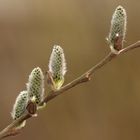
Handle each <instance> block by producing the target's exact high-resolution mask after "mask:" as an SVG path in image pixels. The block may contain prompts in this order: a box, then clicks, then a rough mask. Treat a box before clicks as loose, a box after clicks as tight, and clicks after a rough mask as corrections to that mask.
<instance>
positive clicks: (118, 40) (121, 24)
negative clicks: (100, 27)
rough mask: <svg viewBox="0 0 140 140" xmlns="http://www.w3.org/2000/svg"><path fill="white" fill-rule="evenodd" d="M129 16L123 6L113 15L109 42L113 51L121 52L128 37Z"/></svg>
mask: <svg viewBox="0 0 140 140" xmlns="http://www.w3.org/2000/svg"><path fill="white" fill-rule="evenodd" d="M126 24H127V15H126V11H125V9H124V8H123V7H122V6H118V7H117V8H116V10H115V12H114V13H113V16H112V20H111V27H110V32H109V37H108V42H109V45H110V48H111V50H113V49H114V50H116V51H119V50H121V49H122V47H123V42H124V39H125V35H126Z"/></svg>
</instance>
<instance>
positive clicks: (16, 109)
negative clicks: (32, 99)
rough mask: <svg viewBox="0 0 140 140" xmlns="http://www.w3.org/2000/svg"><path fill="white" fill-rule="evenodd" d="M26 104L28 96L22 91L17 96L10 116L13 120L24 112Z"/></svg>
mask: <svg viewBox="0 0 140 140" xmlns="http://www.w3.org/2000/svg"><path fill="white" fill-rule="evenodd" d="M27 104H28V94H27V91H22V92H20V94H19V95H18V96H17V98H16V101H15V104H14V106H13V110H12V112H11V116H12V118H13V119H14V120H16V119H18V118H19V117H20V116H21V115H23V114H24V112H25V111H26V106H27Z"/></svg>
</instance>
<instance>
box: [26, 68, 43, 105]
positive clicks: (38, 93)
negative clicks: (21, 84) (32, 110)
mask: <svg viewBox="0 0 140 140" xmlns="http://www.w3.org/2000/svg"><path fill="white" fill-rule="evenodd" d="M27 92H28V96H29V98H30V99H31V98H35V102H36V104H39V103H40V102H41V101H42V100H43V97H44V75H43V72H42V70H41V69H40V68H39V67H37V68H34V69H33V70H32V72H31V74H30V75H29V81H28V83H27Z"/></svg>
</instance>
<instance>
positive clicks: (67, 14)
mask: <svg viewBox="0 0 140 140" xmlns="http://www.w3.org/2000/svg"><path fill="white" fill-rule="evenodd" d="M118 5H122V6H123V7H124V8H125V9H126V11H127V14H128V28H127V37H126V41H127V42H126V44H125V45H126V46H127V45H129V44H131V43H134V42H135V41H137V40H139V39H140V30H139V25H140V20H139V19H140V15H139V14H140V1H139V0H122V1H120V0H98V1H97V0H0V95H1V96H0V103H1V105H0V129H2V128H4V127H5V126H6V125H8V124H9V123H10V122H11V120H12V119H11V116H10V112H11V110H12V106H13V103H14V101H15V98H16V96H17V95H18V93H19V92H20V91H21V90H24V89H25V83H26V82H27V80H28V75H29V74H30V72H31V70H32V69H33V68H34V67H36V66H39V67H41V68H42V69H43V71H46V70H47V69H48V60H49V56H50V53H51V49H52V46H53V45H54V44H59V45H61V46H62V47H63V49H64V51H65V55H66V59H67V66H68V72H67V75H66V83H68V82H70V81H71V80H73V79H74V78H76V77H77V76H79V75H80V74H82V73H83V72H85V71H86V70H87V69H89V68H90V67H91V66H92V65H94V64H96V63H97V62H98V61H99V60H101V59H102V58H103V57H104V56H105V55H106V54H107V53H108V52H109V48H108V46H107V44H106V41H105V38H106V37H107V35H108V31H109V28H110V20H111V16H112V13H113V12H114V10H115V8H116V7H117V6H118ZM139 59H140V49H137V50H133V51H131V52H128V53H127V54H125V55H121V56H119V57H118V58H117V59H115V60H113V61H112V62H110V63H109V64H107V65H106V66H105V67H103V68H102V69H100V70H99V71H98V72H97V73H96V74H95V75H94V77H93V79H92V80H91V81H90V82H88V83H86V84H83V85H79V86H77V87H75V88H73V89H71V90H69V91H68V92H67V93H66V94H63V95H62V96H59V97H57V98H55V99H54V100H52V101H51V102H49V104H48V106H47V108H46V109H45V110H43V111H42V112H40V113H39V117H37V118H33V119H31V120H29V121H28V123H27V126H26V128H25V129H24V130H23V132H22V133H21V134H20V135H18V136H16V137H10V138H8V139H11V140H12V139H13V140H25V139H27V140H29V139H34V140H94V139H95V140H139V139H140V133H139V131H140V72H139V71H140V63H139Z"/></svg>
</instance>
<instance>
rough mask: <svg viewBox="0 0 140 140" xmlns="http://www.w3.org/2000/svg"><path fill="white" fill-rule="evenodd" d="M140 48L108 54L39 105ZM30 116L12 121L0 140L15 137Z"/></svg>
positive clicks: (129, 47)
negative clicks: (112, 61) (19, 125)
mask: <svg viewBox="0 0 140 140" xmlns="http://www.w3.org/2000/svg"><path fill="white" fill-rule="evenodd" d="M139 47H140V41H137V42H136V43H134V44H132V45H130V46H128V47H126V48H123V49H122V50H120V51H119V52H118V54H114V53H112V52H110V53H109V54H108V55H107V56H106V57H105V58H104V59H102V60H101V61H100V62H99V63H97V64H96V65H95V66H93V67H92V68H91V69H89V70H88V71H87V72H85V73H84V74H83V75H81V76H79V77H78V78H76V79H75V80H73V81H72V82H70V83H68V84H67V85H65V86H63V87H62V88H61V89H60V90H57V91H51V92H50V93H49V94H48V96H46V97H45V98H44V100H43V101H42V102H41V103H40V104H44V103H48V102H49V101H51V100H52V99H54V98H55V97H56V96H58V95H61V94H62V93H65V91H67V90H69V89H71V88H73V87H75V86H77V85H79V84H81V83H84V82H87V81H89V80H90V79H91V76H92V75H93V74H94V73H95V72H96V71H97V70H99V69H100V68H101V67H103V66H104V65H105V64H107V63H108V62H110V61H111V60H112V59H113V58H115V57H117V56H118V55H120V54H124V53H126V52H128V51H130V50H133V49H135V48H139ZM31 117H32V115H30V114H29V113H27V112H26V113H25V114H24V115H23V116H21V117H20V118H19V119H17V120H16V121H13V122H12V123H11V124H10V125H8V126H7V127H6V128H4V129H3V130H2V131H1V132H0V140H1V139H4V138H6V137H10V136H15V135H17V134H18V133H19V132H20V130H18V129H15V128H16V126H17V125H18V124H19V123H20V122H23V121H24V120H27V119H29V118H31Z"/></svg>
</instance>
